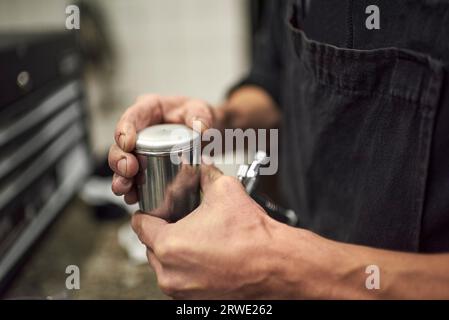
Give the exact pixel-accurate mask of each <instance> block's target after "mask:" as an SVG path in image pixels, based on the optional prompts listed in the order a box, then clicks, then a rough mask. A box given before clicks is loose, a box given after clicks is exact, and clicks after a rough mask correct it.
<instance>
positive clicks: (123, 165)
mask: <svg viewBox="0 0 449 320" xmlns="http://www.w3.org/2000/svg"><path fill="white" fill-rule="evenodd" d="M126 163H127V160H126V158H123V159H120V160H119V162H117V169H118V171H120V173H121V174H123V175H125V176H126Z"/></svg>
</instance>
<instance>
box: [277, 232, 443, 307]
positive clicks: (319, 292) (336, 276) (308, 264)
mask: <svg viewBox="0 0 449 320" xmlns="http://www.w3.org/2000/svg"><path fill="white" fill-rule="evenodd" d="M278 234H279V235H280V234H281V233H278ZM282 234H283V235H281V236H278V239H279V241H276V242H277V244H276V245H275V246H276V247H277V248H278V249H277V251H276V252H277V253H276V254H275V255H277V257H278V259H277V260H278V262H279V263H278V264H277V265H276V267H275V269H274V270H276V271H275V272H274V274H275V276H276V277H278V278H279V281H277V282H275V284H274V285H275V286H277V289H272V290H273V291H277V292H282V296H283V297H284V298H287V297H288V298H310V299H441V298H445V299H448V298H449V254H432V255H430V254H427V255H426V254H411V253H402V252H394V251H388V250H380V249H373V248H369V247H364V246H357V245H349V244H343V243H339V242H335V241H331V240H327V239H324V238H322V237H319V236H317V235H315V234H313V233H311V232H308V231H305V230H301V229H293V228H289V229H288V231H286V230H284V232H283V233H282ZM370 265H376V266H378V268H379V270H380V278H379V279H380V288H379V289H371V290H370V289H368V288H367V287H366V280H367V278H368V277H370V274H367V273H366V272H365V270H366V268H367V267H368V266H370Z"/></svg>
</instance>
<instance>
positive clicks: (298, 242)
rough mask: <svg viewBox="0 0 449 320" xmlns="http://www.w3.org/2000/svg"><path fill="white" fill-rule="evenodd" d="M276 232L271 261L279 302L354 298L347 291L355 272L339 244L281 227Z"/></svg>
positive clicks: (305, 231)
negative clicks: (282, 300) (280, 299)
mask: <svg viewBox="0 0 449 320" xmlns="http://www.w3.org/2000/svg"><path fill="white" fill-rule="evenodd" d="M277 231H278V232H275V235H274V236H273V250H272V252H273V253H272V254H273V255H274V256H275V257H271V258H270V259H271V260H272V261H273V262H274V263H273V265H272V270H271V273H272V275H273V277H274V278H275V279H276V281H275V286H276V288H275V289H274V290H275V291H276V292H279V293H280V294H279V298H283V299H338V298H345V297H348V296H351V295H353V292H352V291H351V290H349V289H350V288H351V284H353V283H352V280H351V278H352V275H353V273H354V269H357V268H354V265H353V261H354V260H353V259H351V258H352V257H351V256H350V254H349V253H348V252H345V249H344V248H343V247H341V244H339V243H337V242H334V241H330V240H327V239H325V238H322V237H320V236H318V235H316V234H314V233H312V232H310V231H307V230H304V229H298V228H292V227H288V226H286V225H282V224H280V226H279V227H278V230H277ZM347 281H349V282H350V283H351V284H349V285H348V283H347ZM362 285H363V284H362Z"/></svg>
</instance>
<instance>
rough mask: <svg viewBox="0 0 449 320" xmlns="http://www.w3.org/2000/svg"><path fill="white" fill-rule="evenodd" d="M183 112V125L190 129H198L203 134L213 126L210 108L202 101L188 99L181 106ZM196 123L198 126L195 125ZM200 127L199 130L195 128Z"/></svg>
mask: <svg viewBox="0 0 449 320" xmlns="http://www.w3.org/2000/svg"><path fill="white" fill-rule="evenodd" d="M181 108H182V110H184V113H183V118H184V123H185V124H186V125H187V126H189V127H191V128H192V129H199V130H198V131H199V132H204V131H205V130H207V129H209V128H211V127H212V125H213V115H212V111H211V109H210V108H211V107H210V106H209V105H208V104H207V103H206V102H204V101H202V100H195V99H190V100H188V101H186V102H185V103H184V104H183V105H182V106H181ZM195 121H198V122H199V124H195ZM198 125H200V127H199V128H197V127H196V126H198Z"/></svg>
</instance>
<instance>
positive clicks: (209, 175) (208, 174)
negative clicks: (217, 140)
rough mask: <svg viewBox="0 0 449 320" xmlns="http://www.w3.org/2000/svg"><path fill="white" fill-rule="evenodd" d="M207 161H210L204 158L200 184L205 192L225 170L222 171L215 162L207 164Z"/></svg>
mask: <svg viewBox="0 0 449 320" xmlns="http://www.w3.org/2000/svg"><path fill="white" fill-rule="evenodd" d="M205 162H206V163H205ZM207 162H208V161H205V159H203V164H202V165H201V182H200V184H201V190H202V191H203V193H206V192H207V190H208V189H209V188H208V187H209V186H210V185H211V184H212V183H214V182H215V181H216V180H217V179H218V178H220V177H221V176H222V175H223V172H221V171H220V170H219V169H218V168H217V167H215V166H214V165H213V164H207Z"/></svg>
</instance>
